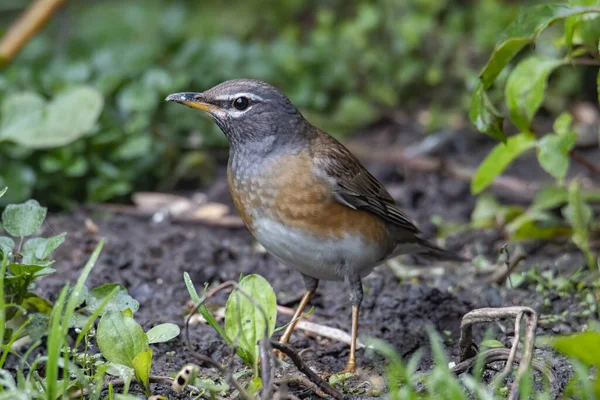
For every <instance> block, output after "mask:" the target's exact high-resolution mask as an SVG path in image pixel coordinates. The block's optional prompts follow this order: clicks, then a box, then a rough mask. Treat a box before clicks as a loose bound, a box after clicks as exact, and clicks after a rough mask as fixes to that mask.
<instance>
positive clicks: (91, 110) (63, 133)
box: [0, 86, 104, 149]
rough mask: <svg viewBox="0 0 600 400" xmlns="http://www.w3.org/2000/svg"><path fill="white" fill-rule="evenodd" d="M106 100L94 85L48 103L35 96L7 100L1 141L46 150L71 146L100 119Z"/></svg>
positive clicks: (60, 95)
mask: <svg viewBox="0 0 600 400" xmlns="http://www.w3.org/2000/svg"><path fill="white" fill-rule="evenodd" d="M103 105H104V99H103V96H102V94H101V93H100V92H99V91H97V90H96V89H94V88H93V87H91V86H80V87H73V88H71V89H68V90H67V91H65V92H63V93H61V94H59V95H58V96H56V98H55V99H54V100H53V101H51V102H50V103H48V104H46V101H45V100H44V98H43V97H41V96H39V95H38V94H35V93H16V94H12V95H10V96H8V97H6V98H5V99H4V102H3V104H2V109H1V111H2V116H3V119H2V125H0V141H2V140H10V141H13V142H16V143H18V144H21V145H23V146H25V147H28V148H33V149H45V148H52V147H60V146H64V145H66V144H69V143H71V142H73V141H75V140H77V139H78V138H80V137H81V136H83V135H84V134H86V133H88V132H89V131H90V130H91V129H92V127H93V126H94V124H95V123H96V121H97V120H98V117H99V116H100V112H101V111H102V107H103Z"/></svg>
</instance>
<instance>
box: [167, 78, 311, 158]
mask: <svg viewBox="0 0 600 400" xmlns="http://www.w3.org/2000/svg"><path fill="white" fill-rule="evenodd" d="M166 100H167V101H174V102H177V103H180V104H184V105H186V106H189V107H192V108H197V109H199V110H202V111H204V112H205V113H207V114H208V115H209V116H210V117H211V118H212V119H213V120H214V121H215V122H216V123H217V125H219V127H220V128H221V130H222V131H223V133H224V134H225V136H227V139H229V142H230V144H231V145H232V146H233V147H235V146H236V145H238V144H240V143H246V142H249V141H253V142H263V141H264V139H266V138H270V139H272V140H271V142H275V141H279V140H281V139H284V140H285V139H286V138H288V137H290V136H294V135H296V136H297V135H302V132H303V131H304V129H303V127H304V126H303V124H305V123H306V121H305V119H304V118H303V117H302V115H301V114H300V112H299V111H298V110H297V109H296V107H294V105H293V104H292V103H291V102H290V101H289V99H288V98H287V97H286V96H285V95H284V94H283V93H281V91H279V90H278V89H277V88H276V87H274V86H272V85H270V84H268V83H265V82H261V81H257V80H252V79H234V80H231V81H225V82H223V83H220V84H218V85H217V86H215V87H213V88H211V89H208V90H207V91H205V92H203V93H194V92H183V93H174V94H171V95H169V96H168V97H167V98H166Z"/></svg>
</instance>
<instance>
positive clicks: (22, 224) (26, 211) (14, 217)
mask: <svg viewBox="0 0 600 400" xmlns="http://www.w3.org/2000/svg"><path fill="white" fill-rule="evenodd" d="M47 212H48V209H47V208H45V207H40V203H38V202H37V201H35V200H28V201H26V202H25V203H22V204H9V205H8V206H6V208H5V209H4V212H3V213H2V226H3V227H4V230H5V231H6V232H8V233H9V234H10V235H12V236H15V237H24V236H31V235H33V234H34V233H35V231H37V230H38V228H39V227H40V226H42V223H43V222H44V219H45V218H46V213H47Z"/></svg>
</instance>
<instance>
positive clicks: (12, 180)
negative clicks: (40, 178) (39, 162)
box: [0, 160, 37, 206]
mask: <svg viewBox="0 0 600 400" xmlns="http://www.w3.org/2000/svg"><path fill="white" fill-rule="evenodd" d="M36 181H37V177H36V173H35V171H34V169H33V168H31V166H29V165H27V164H25V163H22V162H20V161H15V160H11V161H10V163H8V165H4V166H3V167H2V168H1V172H0V187H2V186H7V187H10V190H9V191H8V192H7V193H6V195H5V196H4V197H2V199H0V206H3V205H8V204H15V203H21V202H23V201H26V200H27V199H29V198H31V194H32V193H33V187H34V186H35V183H36Z"/></svg>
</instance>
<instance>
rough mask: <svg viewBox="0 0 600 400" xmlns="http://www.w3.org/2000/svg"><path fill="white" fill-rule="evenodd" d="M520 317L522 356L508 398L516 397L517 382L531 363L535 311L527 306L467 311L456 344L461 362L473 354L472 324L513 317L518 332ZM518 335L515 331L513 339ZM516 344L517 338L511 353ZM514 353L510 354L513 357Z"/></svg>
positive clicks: (535, 319) (535, 323)
mask: <svg viewBox="0 0 600 400" xmlns="http://www.w3.org/2000/svg"><path fill="white" fill-rule="evenodd" d="M522 317H525V318H526V322H525V323H526V327H525V341H524V344H523V345H524V351H523V356H522V357H521V362H520V363H519V369H518V370H517V375H516V377H515V380H514V383H513V387H512V390H511V393H510V397H509V399H515V398H517V396H518V386H519V382H520V380H521V378H523V376H524V374H525V373H526V372H527V369H528V368H529V366H530V365H531V361H532V359H533V347H534V344H535V328H536V326H537V314H536V312H535V311H534V310H533V309H532V308H529V307H504V308H480V309H477V310H473V311H471V312H469V313H467V314H466V315H465V316H464V317H463V319H462V322H461V324H460V339H459V344H458V346H459V350H458V351H459V360H460V362H463V361H465V360H466V359H467V358H472V357H474V356H475V354H474V352H473V350H472V345H473V325H475V324H480V323H489V322H494V321H498V320H500V319H505V318H515V319H516V322H515V332H518V330H519V329H520V319H521V318H522ZM518 337H519V334H518V333H515V339H518ZM518 345H519V342H518V340H515V341H514V342H513V349H514V350H513V349H511V353H513V351H514V353H515V354H516V348H517V346H518ZM515 354H513V355H512V356H513V359H514V356H515ZM509 361H510V354H509ZM507 368H508V369H509V370H510V367H509V365H508V364H507V366H506V368H505V371H506V369H507ZM503 374H504V372H503Z"/></svg>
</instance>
